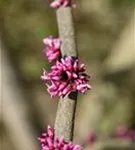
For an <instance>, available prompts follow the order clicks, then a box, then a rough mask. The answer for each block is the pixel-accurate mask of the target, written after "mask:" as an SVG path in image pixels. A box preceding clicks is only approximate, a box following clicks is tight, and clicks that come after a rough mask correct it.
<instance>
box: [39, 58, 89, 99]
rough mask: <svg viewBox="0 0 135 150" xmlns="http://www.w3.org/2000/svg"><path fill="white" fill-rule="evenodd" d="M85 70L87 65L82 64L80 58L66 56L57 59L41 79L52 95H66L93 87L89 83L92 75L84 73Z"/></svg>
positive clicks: (83, 91) (82, 91)
mask: <svg viewBox="0 0 135 150" xmlns="http://www.w3.org/2000/svg"><path fill="white" fill-rule="evenodd" d="M85 70H86V69H85V65H84V64H80V63H79V60H78V59H76V58H72V57H65V58H61V60H60V61H57V62H56V64H55V65H53V66H52V67H51V71H50V72H49V73H47V72H46V71H44V72H43V75H42V76H41V79H42V80H43V81H45V83H46V85H47V86H48V89H47V90H48V92H49V93H50V95H51V96H59V97H65V96H66V95H68V94H70V93H71V92H76V91H78V92H80V93H85V92H86V91H87V90H89V89H91V86H90V85H89V84H88V82H89V78H90V77H89V76H88V75H87V74H86V73H84V72H85Z"/></svg>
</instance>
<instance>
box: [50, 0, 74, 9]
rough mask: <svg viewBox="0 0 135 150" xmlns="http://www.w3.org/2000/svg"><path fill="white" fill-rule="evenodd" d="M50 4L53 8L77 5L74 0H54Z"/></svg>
mask: <svg viewBox="0 0 135 150" xmlns="http://www.w3.org/2000/svg"><path fill="white" fill-rule="evenodd" d="M50 6H51V7H53V8H59V7H67V6H73V7H75V3H74V2H73V0H53V1H52V2H51V4H50Z"/></svg>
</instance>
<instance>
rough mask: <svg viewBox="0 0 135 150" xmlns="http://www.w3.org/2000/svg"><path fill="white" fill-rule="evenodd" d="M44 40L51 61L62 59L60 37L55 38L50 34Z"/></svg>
mask: <svg viewBox="0 0 135 150" xmlns="http://www.w3.org/2000/svg"><path fill="white" fill-rule="evenodd" d="M43 42H44V44H45V45H46V48H45V49H44V52H45V54H46V56H47V57H48V60H49V62H52V61H56V60H58V59H60V56H61V53H60V46H61V40H60V39H59V38H53V37H52V36H50V37H48V38H45V39H44V40H43Z"/></svg>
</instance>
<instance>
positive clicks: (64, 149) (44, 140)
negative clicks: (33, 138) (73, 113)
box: [38, 127, 82, 150]
mask: <svg viewBox="0 0 135 150" xmlns="http://www.w3.org/2000/svg"><path fill="white" fill-rule="evenodd" d="M38 140H39V141H40V143H41V148H42V149H41V150H82V147H81V146H80V145H74V144H73V143H72V142H69V143H67V142H65V140H64V138H63V137H60V138H58V137H55V130H54V129H53V128H51V127H48V130H47V133H43V134H42V136H41V137H39V138H38Z"/></svg>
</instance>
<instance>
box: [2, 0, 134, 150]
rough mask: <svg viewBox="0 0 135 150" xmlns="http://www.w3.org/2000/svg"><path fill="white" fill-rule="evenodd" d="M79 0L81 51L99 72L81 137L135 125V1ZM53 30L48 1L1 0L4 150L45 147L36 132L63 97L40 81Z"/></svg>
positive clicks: (94, 73)
mask: <svg viewBox="0 0 135 150" xmlns="http://www.w3.org/2000/svg"><path fill="white" fill-rule="evenodd" d="M76 1H77V2H76V3H77V8H76V9H74V19H75V28H76V36H77V45H78V51H79V56H80V57H81V60H82V62H84V63H85V64H86V66H87V68H88V70H87V72H88V74H90V75H91V77H92V78H91V84H92V90H91V91H88V92H87V94H85V95H79V99H78V106H77V115H76V116H77V117H76V124H75V142H76V143H81V140H82V138H83V137H85V136H86V135H88V134H89V133H90V132H91V131H96V132H98V133H100V134H105V135H108V134H112V133H114V132H115V130H116V129H117V128H118V127H119V126H123V125H126V126H127V127H130V128H133V129H134V128H135V98H134V97H135V70H134V69H135V38H134V35H135V33H134V29H135V8H134V4H135V0H76ZM65 19H66V18H65ZM49 35H54V36H58V30H57V21H56V16H55V11H54V10H53V9H52V8H50V7H49V0H1V1H0V56H1V57H0V72H1V73H0V85H1V86H0V88H1V90H0V98H1V99H0V100H1V101H0V104H1V107H0V113H1V115H0V122H1V125H2V126H1V128H0V143H1V144H0V145H1V150H7V149H9V148H10V150H39V149H40V148H39V143H38V141H37V137H38V136H40V135H41V133H42V132H43V131H45V130H46V127H47V126H48V125H50V126H52V127H53V126H54V121H55V116H56V109H57V104H58V100H52V99H51V97H50V96H49V94H48V93H47V92H46V86H45V85H44V83H42V81H41V80H40V75H41V72H42V68H47V69H48V68H49V67H50V65H49V63H48V61H47V59H46V57H45V56H44V55H43V48H44V45H43V42H42V40H43V38H45V37H47V36H49Z"/></svg>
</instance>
